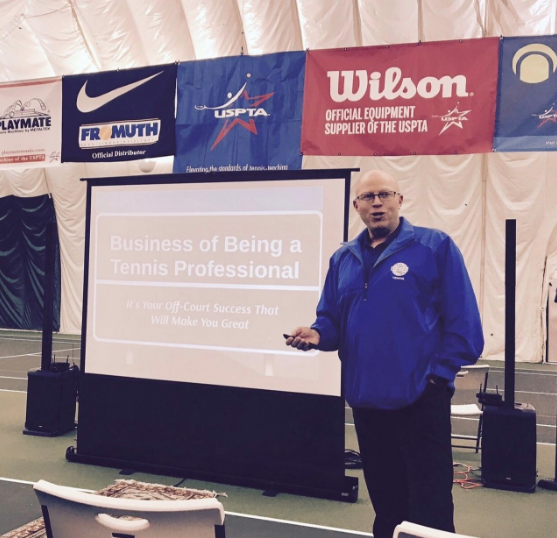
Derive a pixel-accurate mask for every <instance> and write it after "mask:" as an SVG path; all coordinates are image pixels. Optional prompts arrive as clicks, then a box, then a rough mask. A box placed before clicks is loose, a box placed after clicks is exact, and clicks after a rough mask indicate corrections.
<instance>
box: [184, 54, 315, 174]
mask: <svg viewBox="0 0 557 538" xmlns="http://www.w3.org/2000/svg"><path fill="white" fill-rule="evenodd" d="M304 71H305V52H286V53H278V54H266V55H263V56H235V57H231V58H219V59H216V60H204V61H195V62H184V63H181V64H179V66H178V112H177V115H176V157H175V159H174V172H186V173H189V172H222V171H247V170H292V169H300V168H301V165H302V156H301V154H300V136H301V124H302V100H303V98H302V96H303V91H304Z"/></svg>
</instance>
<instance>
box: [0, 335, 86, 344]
mask: <svg viewBox="0 0 557 538" xmlns="http://www.w3.org/2000/svg"><path fill="white" fill-rule="evenodd" d="M0 340H9V341H11V342H42V341H43V339H42V337H39V338H12V337H10V336H0ZM72 342H76V343H77V344H79V345H81V339H76V340H67V339H58V338H53V339H52V343H53V344H66V343H68V344H71V343H72Z"/></svg>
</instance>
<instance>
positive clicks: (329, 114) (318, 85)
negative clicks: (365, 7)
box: [302, 38, 499, 156]
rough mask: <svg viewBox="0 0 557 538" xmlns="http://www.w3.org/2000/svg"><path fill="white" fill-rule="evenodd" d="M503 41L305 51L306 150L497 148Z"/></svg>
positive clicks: (383, 151) (309, 152)
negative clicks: (496, 128)
mask: <svg viewBox="0 0 557 538" xmlns="http://www.w3.org/2000/svg"><path fill="white" fill-rule="evenodd" d="M498 50H499V39H498V38H487V39H471V40H463V41H443V42H431V43H421V44H420V43H416V44H411V45H391V46H381V47H364V48H352V49H336V50H316V51H310V52H308V55H307V59H306V85H305V90H304V116H303V122H302V152H303V153H304V154H305V155H378V156H381V155H445V154H456V153H484V152H489V151H491V149H492V142H493V131H494V124H495V102H496V91H497V72H498V64H497V63H498Z"/></svg>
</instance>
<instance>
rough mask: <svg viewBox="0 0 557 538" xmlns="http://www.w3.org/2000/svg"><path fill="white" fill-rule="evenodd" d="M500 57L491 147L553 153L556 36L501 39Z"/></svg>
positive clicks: (555, 140)
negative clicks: (493, 136) (493, 133)
mask: <svg viewBox="0 0 557 538" xmlns="http://www.w3.org/2000/svg"><path fill="white" fill-rule="evenodd" d="M500 56H501V57H500V62H499V69H500V74H499V90H498V95H497V97H498V102H497V121H496V124H495V138H494V141H493V147H494V148H495V149H497V150H500V151H555V150H557V107H556V103H557V84H556V82H557V73H556V72H555V71H556V70H557V36H537V37H505V38H503V39H502V40H501V52H500Z"/></svg>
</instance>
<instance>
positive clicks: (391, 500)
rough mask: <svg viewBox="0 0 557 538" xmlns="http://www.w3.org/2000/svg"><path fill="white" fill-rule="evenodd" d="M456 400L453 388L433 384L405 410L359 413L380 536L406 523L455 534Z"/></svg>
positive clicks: (377, 536)
mask: <svg viewBox="0 0 557 538" xmlns="http://www.w3.org/2000/svg"><path fill="white" fill-rule="evenodd" d="M450 401H451V392H450V390H449V389H448V388H447V387H440V386H437V385H433V384H431V383H428V385H427V387H426V389H425V392H424V393H423V394H422V396H421V397H420V398H419V399H418V401H417V402H415V403H414V404H412V405H411V406H409V407H405V408H404V409H397V410H394V411H381V410H375V409H361V408H360V409H356V408H355V409H353V411H354V423H355V425H356V433H357V435H358V443H359V445H360V454H361V456H362V463H363V469H364V476H365V480H366V485H367V489H368V491H369V495H370V497H371V502H372V504H373V508H374V510H375V515H376V517H375V522H374V524H373V536H374V538H392V536H393V532H394V528H395V527H396V526H397V525H398V524H399V523H401V522H402V521H404V520H406V521H411V522H412V523H418V524H420V525H426V526H428V527H433V528H435V529H439V530H444V531H449V532H455V529H454V522H453V512H454V506H453V497H452V486H453V460H452V449H451V409H450Z"/></svg>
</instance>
